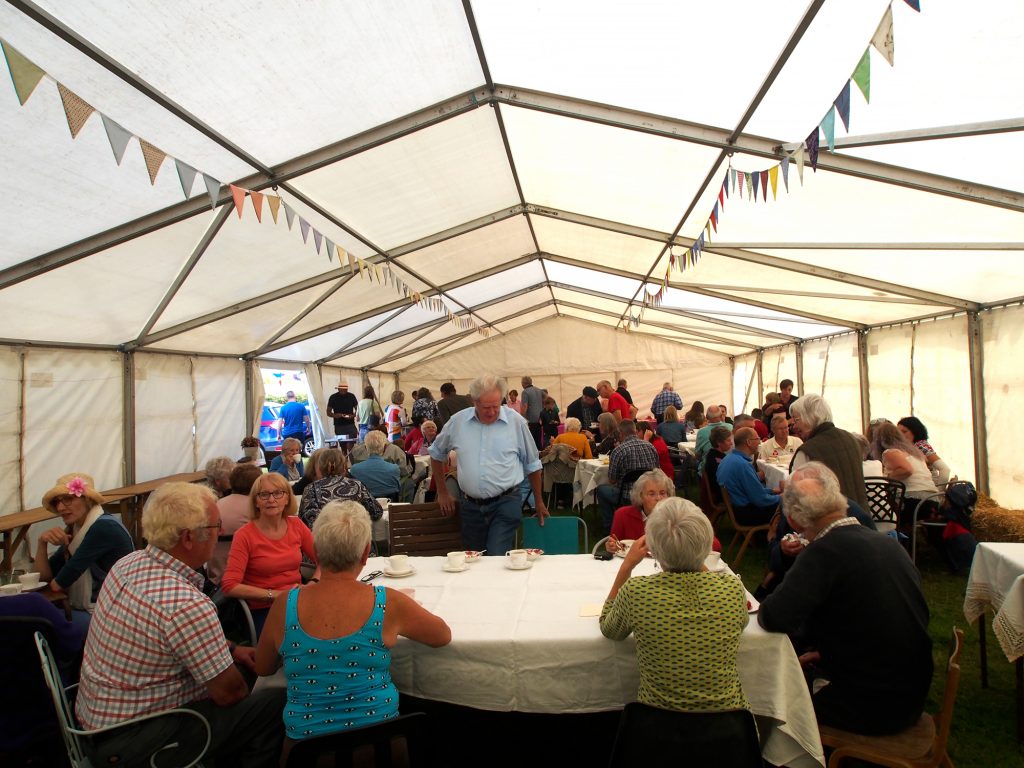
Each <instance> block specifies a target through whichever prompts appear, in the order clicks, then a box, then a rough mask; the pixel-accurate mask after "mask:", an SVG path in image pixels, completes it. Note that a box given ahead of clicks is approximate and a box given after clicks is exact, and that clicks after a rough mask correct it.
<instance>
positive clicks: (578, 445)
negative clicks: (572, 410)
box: [551, 416, 594, 459]
mask: <svg viewBox="0 0 1024 768" xmlns="http://www.w3.org/2000/svg"><path fill="white" fill-rule="evenodd" d="M582 426H583V425H582V424H580V420H579V419H577V418H576V417H575V416H570V417H569V418H568V419H566V420H565V433H564V434H561V435H559V436H558V437H556V438H555V439H554V440H552V441H551V444H552V445H559V444H564V445H568V446H571V447H572V449H573V450H574V451H576V452H577V453H578V454H579V455H580V458H581V459H592V458H594V454H592V453H591V452H590V441H589V440H587V438H586V436H585V435H581V434H580V429H581V428H582Z"/></svg>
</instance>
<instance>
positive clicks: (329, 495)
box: [299, 448, 384, 528]
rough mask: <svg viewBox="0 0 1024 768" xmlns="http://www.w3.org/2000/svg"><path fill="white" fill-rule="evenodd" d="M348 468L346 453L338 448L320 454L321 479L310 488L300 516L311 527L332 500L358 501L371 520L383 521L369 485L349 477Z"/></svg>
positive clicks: (382, 512) (381, 511)
mask: <svg viewBox="0 0 1024 768" xmlns="http://www.w3.org/2000/svg"><path fill="white" fill-rule="evenodd" d="M346 466H347V463H346V461H345V454H343V453H342V452H341V451H340V450H339V449H337V448H328V449H327V450H325V451H324V452H323V453H321V454H320V458H319V460H318V461H317V471H318V472H319V473H320V477H321V479H320V480H317V481H316V482H314V483H312V484H310V485H309V487H307V488H306V490H305V491H304V492H303V494H302V503H301V504H300V505H299V517H300V518H301V519H302V522H304V523H305V524H306V525H307V526H308V527H309V528H312V527H313V523H314V522H316V518H317V516H318V515H319V514H320V510H322V509H323V508H324V507H325V506H327V504H329V503H330V502H332V501H339V500H340V501H344V500H346V499H349V500H351V501H356V502H358V503H359V504H361V505H362V506H363V508H364V509H365V510H366V512H367V514H369V516H370V519H371V520H380V518H381V517H382V516H383V514H384V510H383V509H381V508H380V504H378V503H377V500H376V499H375V498H374V497H373V494H372V493H370V492H369V491H368V490H367V489H366V486H365V485H363V484H362V483H361V482H359V481H358V480H355V479H353V478H351V477H347V476H346V474H345V468H346Z"/></svg>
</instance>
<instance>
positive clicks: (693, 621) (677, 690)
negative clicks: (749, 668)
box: [601, 497, 748, 712]
mask: <svg viewBox="0 0 1024 768" xmlns="http://www.w3.org/2000/svg"><path fill="white" fill-rule="evenodd" d="M713 538H714V536H713V532H712V530H711V523H710V522H709V521H708V519H707V517H706V516H705V515H704V513H703V512H701V511H700V510H699V509H698V508H697V507H696V506H695V505H694V504H693V503H691V502H689V501H687V500H685V499H680V498H678V497H672V498H670V499H665V500H664V501H662V502H660V503H659V504H658V505H657V506H656V507H655V508H654V511H653V512H651V515H650V517H648V518H647V533H646V535H645V536H641V537H640V538H639V539H637V540H636V541H635V542H634V543H633V546H631V547H630V548H629V550H628V551H627V552H626V556H625V557H624V558H623V561H622V566H621V567H620V568H619V572H618V574H617V575H616V577H615V582H614V583H613V584H612V588H611V591H610V592H609V593H608V598H607V599H606V600H605V604H604V609H603V610H602V611H601V632H602V633H603V634H604V636H605V637H608V638H611V639H612V640H625V639H626V638H627V637H629V635H630V634H635V636H636V654H637V661H638V662H639V666H640V690H639V694H638V696H637V698H638V699H639V701H640V702H642V703H644V704H648V705H650V706H653V707H658V708H660V709H670V710H676V711H682V712H692V711H704V712H720V711H723V710H728V709H746V708H748V704H747V700H746V698H745V697H744V695H743V688H742V687H741V685H740V676H739V671H738V669H737V666H736V654H737V652H738V650H739V644H740V635H742V634H743V628H744V627H745V626H746V625H747V602H746V594H745V592H744V589H743V584H742V583H741V582H740V581H739V579H737V578H736V577H735V576H733V575H732V574H730V573H728V572H726V571H723V572H720V573H711V572H709V571H707V570H706V568H705V566H704V559H705V558H706V557H707V556H708V553H709V552H710V551H711V542H712V540H713ZM648 554H651V555H652V556H653V557H654V558H655V559H656V560H657V561H658V565H660V566H661V569H662V570H661V572H659V573H655V574H653V575H651V576H637V577H634V578H630V577H631V576H632V573H633V569H634V568H636V566H637V565H638V564H639V563H640V562H641V561H642V560H643V559H644V558H645V557H646V556H647V555H648ZM681 660H685V662H684V663H681Z"/></svg>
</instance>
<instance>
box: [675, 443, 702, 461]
mask: <svg viewBox="0 0 1024 768" xmlns="http://www.w3.org/2000/svg"><path fill="white" fill-rule="evenodd" d="M676 448H678V449H679V452H680V453H688V454H690V455H691V456H693V457H694V458H696V457H697V448H696V446H695V445H694V444H693V443H676Z"/></svg>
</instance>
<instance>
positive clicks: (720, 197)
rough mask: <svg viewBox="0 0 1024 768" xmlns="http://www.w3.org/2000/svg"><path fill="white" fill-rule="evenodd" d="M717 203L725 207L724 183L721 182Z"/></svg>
mask: <svg viewBox="0 0 1024 768" xmlns="http://www.w3.org/2000/svg"><path fill="white" fill-rule="evenodd" d="M718 204H719V205H720V206H722V207H723V208H725V184H724V183H723V184H722V188H721V189H719V190H718Z"/></svg>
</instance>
